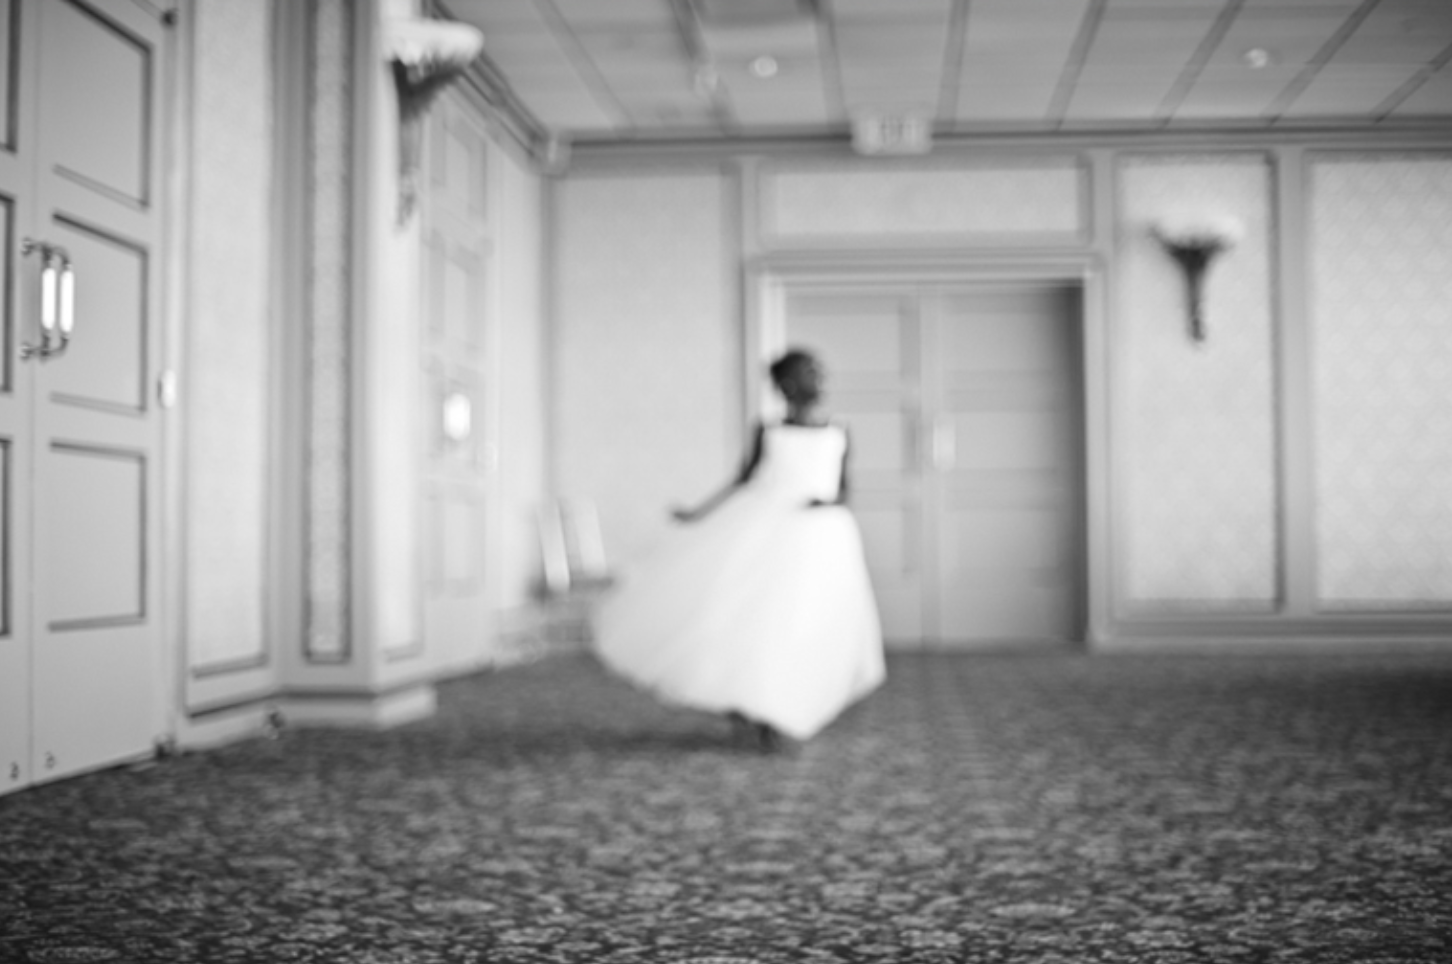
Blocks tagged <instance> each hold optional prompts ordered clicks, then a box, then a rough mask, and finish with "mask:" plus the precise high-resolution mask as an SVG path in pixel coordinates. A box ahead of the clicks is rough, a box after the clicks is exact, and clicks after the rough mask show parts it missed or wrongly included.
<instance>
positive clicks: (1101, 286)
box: [741, 250, 1114, 649]
mask: <svg viewBox="0 0 1452 964" xmlns="http://www.w3.org/2000/svg"><path fill="white" fill-rule="evenodd" d="M1105 276H1106V270H1105V265H1104V263H1103V259H1102V258H1100V257H1099V256H1098V255H1096V254H1094V253H1090V252H1085V251H1083V250H1063V251H1041V252H1021V251H1014V252H1008V253H1006V254H1002V255H1000V254H997V253H995V252H987V251H965V252H962V253H952V252H948V253H936V254H919V253H914V254H913V255H911V256H904V254H903V253H902V252H895V251H883V252H833V253H831V254H830V255H821V254H806V255H803V254H795V253H794V254H791V255H779V254H777V255H770V256H767V257H762V258H760V259H757V260H755V261H753V262H751V263H748V264H747V266H746V269H745V276H744V279H743V282H744V287H745V290H744V292H743V295H744V296H743V305H744V307H745V317H744V324H743V331H742V332H741V336H742V340H741V346H742V358H743V360H744V362H745V364H744V365H743V366H742V393H741V398H742V403H743V410H742V412H741V417H742V419H743V424H744V423H745V422H747V421H750V420H751V419H754V418H757V417H759V415H760V413H761V412H762V411H764V410H769V408H768V406H769V405H770V401H769V399H770V386H769V384H768V383H767V379H766V378H764V377H763V371H764V366H765V363H766V362H767V361H769V359H768V358H767V354H768V352H769V350H770V347H771V346H772V345H774V344H777V343H779V342H780V340H781V339H780V333H781V330H782V326H783V324H784V321H785V314H786V311H785V309H786V293H787V291H788V290H790V289H791V288H793V287H796V286H802V285H815V284H848V283H850V284H861V285H871V284H944V285H988V284H1050V285H1065V286H1070V287H1074V288H1077V289H1078V290H1079V291H1080V293H1081V304H1082V315H1081V318H1080V324H1081V326H1082V331H1081V333H1080V334H1081V338H1082V355H1081V365H1082V371H1081V373H1080V377H1081V379H1082V381H1081V384H1082V386H1083V389H1082V390H1083V393H1084V424H1083V438H1084V566H1085V572H1084V585H1085V605H1086V610H1087V611H1086V613H1085V620H1084V640H1083V643H1084V645H1085V647H1086V648H1089V649H1094V648H1097V647H1098V646H1100V645H1101V644H1103V643H1104V642H1105V641H1107V640H1108V639H1110V638H1111V636H1112V622H1111V619H1112V613H1113V607H1112V600H1113V586H1112V585H1111V574H1112V573H1113V571H1114V569H1113V566H1112V565H1111V561H1112V560H1111V556H1110V546H1111V539H1110V534H1111V533H1112V531H1113V529H1112V526H1111V521H1112V520H1111V506H1112V500H1111V492H1112V485H1111V483H1112V478H1111V465H1112V460H1111V458H1110V450H1111V436H1110V421H1109V413H1110V411H1111V407H1112V406H1111V402H1112V399H1111V384H1112V383H1111V380H1110V371H1109V351H1108V347H1109V346H1108V331H1107V328H1108V317H1109V312H1108V307H1107V300H1106V299H1107V296H1108V290H1107V289H1108V286H1107V284H1106V277H1105Z"/></svg>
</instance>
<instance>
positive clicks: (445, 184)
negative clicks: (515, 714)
mask: <svg viewBox="0 0 1452 964" xmlns="http://www.w3.org/2000/svg"><path fill="white" fill-rule="evenodd" d="M429 123H430V135H429V141H428V145H429V153H430V157H429V162H428V163H429V170H430V183H429V198H428V203H427V206H426V209H425V211H426V219H427V230H428V238H429V243H428V245H427V247H426V249H425V257H426V258H427V259H428V266H427V278H428V281H429V286H428V290H427V291H426V292H425V309H424V314H425V316H426V318H427V321H426V323H425V325H424V331H423V338H422V351H423V359H422V364H423V366H424V370H425V372H426V373H427V379H428V382H429V385H428V388H427V390H426V393H425V399H424V404H425V406H426V407H427V410H428V411H427V414H426V416H425V417H426V419H427V420H428V421H429V422H430V423H431V424H433V425H434V426H436V430H435V438H434V442H435V444H433V445H432V446H430V447H429V449H428V451H427V453H426V458H425V461H424V463H423V465H422V466H421V467H420V471H421V472H422V473H423V475H424V478H425V480H426V492H425V497H424V502H425V504H424V505H423V506H422V507H421V511H422V512H423V513H424V527H423V531H424V533H425V538H426V541H427V546H426V558H427V560H428V561H427V572H426V579H425V588H426V592H425V594H424V632H425V637H426V639H427V644H428V646H429V648H430V651H431V653H432V655H433V658H434V661H435V665H436V666H438V667H439V668H440V669H443V670H446V671H447V670H450V669H457V668H465V667H468V666H473V665H478V664H479V663H480V662H481V661H482V660H483V658H484V655H485V652H486V646H487V644H488V642H489V635H490V633H489V622H490V615H489V577H490V574H489V572H488V571H487V565H486V560H487V546H488V540H489V538H490V537H491V535H492V533H491V532H490V531H489V511H490V507H491V501H490V500H491V498H492V492H491V481H492V473H493V471H494V467H493V466H492V464H490V462H489V459H488V458H486V453H487V452H488V451H489V450H490V445H491V440H490V438H489V433H490V432H491V431H492V412H491V411H490V400H489V392H490V391H491V390H492V386H493V381H494V373H495V371H496V366H497V361H496V360H495V359H493V358H491V357H490V337H489V332H490V330H491V325H492V324H493V321H492V319H491V317H490V301H489V280H490V279H489V276H488V265H489V263H490V258H491V251H492V249H491V246H490V240H489V225H488V213H489V210H488V204H487V202H486V199H487V196H488V184H489V156H488V144H489V141H488V136H487V134H486V133H485V131H484V128H483V127H482V126H481V124H480V123H479V120H478V118H477V117H475V116H474V115H473V113H472V112H471V111H470V110H469V109H468V108H466V107H465V106H463V104H462V102H461V101H459V100H458V99H456V98H453V97H446V98H445V99H444V100H443V101H442V102H441V104H440V107H439V109H438V110H436V111H435V112H434V113H433V114H432V115H431V117H430V122H429Z"/></svg>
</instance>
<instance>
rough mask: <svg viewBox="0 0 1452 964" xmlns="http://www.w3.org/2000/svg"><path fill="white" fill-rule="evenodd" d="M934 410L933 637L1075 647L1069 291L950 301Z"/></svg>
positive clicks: (1077, 559)
mask: <svg viewBox="0 0 1452 964" xmlns="http://www.w3.org/2000/svg"><path fill="white" fill-rule="evenodd" d="M936 317H937V329H936V334H937V344H938V346H939V352H938V358H937V362H938V365H939V373H938V387H937V389H936V391H935V395H936V399H935V402H934V406H933V407H934V409H935V411H936V415H935V416H934V423H935V447H934V449H935V451H934V456H935V458H934V462H935V467H936V469H937V472H936V474H935V476H934V492H935V497H934V505H935V509H934V515H935V517H936V518H937V519H938V523H937V527H936V551H935V562H936V566H937V570H938V575H937V577H936V578H935V580H934V583H935V585H936V586H937V587H938V591H939V596H938V600H937V605H936V607H935V609H936V614H937V616H936V619H935V624H936V625H935V632H936V634H937V636H938V638H939V639H940V640H941V641H942V642H944V643H950V644H965V645H974V644H981V643H985V642H1001V641H1005V640H1030V639H1057V640H1066V639H1073V638H1076V636H1077V634H1078V633H1079V632H1080V626H1079V621H1080V615H1079V613H1080V609H1081V599H1082V595H1083V591H1084V589H1083V561H1082V551H1081V548H1080V532H1081V528H1082V519H1081V511H1080V506H1081V504H1082V498H1081V496H1080V493H1081V491H1082V468H1081V464H1080V457H1079V446H1080V434H1079V428H1078V419H1077V411H1078V410H1077V407H1076V403H1075V399H1076V398H1077V385H1078V371H1077V369H1078V361H1077V352H1076V349H1075V346H1076V344H1077V339H1076V335H1075V330H1074V327H1073V326H1074V325H1076V324H1077V316H1076V315H1075V314H1074V312H1073V307H1072V302H1071V299H1070V298H1069V297H1068V296H1067V294H1066V293H1065V291H1064V290H1062V289H1057V288H1048V287H1021V288H1012V289H997V290H996V289H979V290H968V291H962V292H954V293H949V294H946V295H945V296H944V297H943V298H942V301H941V306H940V310H939V311H938V312H937V314H936Z"/></svg>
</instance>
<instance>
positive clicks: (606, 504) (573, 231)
mask: <svg viewBox="0 0 1452 964" xmlns="http://www.w3.org/2000/svg"><path fill="white" fill-rule="evenodd" d="M723 188H724V185H723V179H722V177H721V176H720V175H719V174H716V173H714V172H712V173H710V174H645V175H640V176H628V177H627V176H599V177H578V178H571V179H569V180H566V181H564V182H563V183H562V185H561V187H560V192H559V197H558V204H557V210H558V217H559V223H558V225H557V228H558V237H559V238H561V247H560V250H559V252H558V269H557V270H558V274H557V279H556V290H557V291H558V292H559V293H560V295H559V297H560V301H559V304H558V306H557V311H556V319H557V329H556V338H557V342H556V349H557V351H558V353H559V354H558V356H557V362H558V369H557V372H558V377H557V382H556V384H557V386H558V388H557V391H558V396H557V397H558V400H559V401H558V409H557V411H558V421H557V426H556V427H557V430H558V442H557V444H558V446H559V448H558V451H559V453H560V455H559V462H558V473H559V476H558V482H559V489H560V492H561V494H562V495H566V496H572V497H585V498H591V499H594V500H595V501H596V503H597V506H598V508H599V511H600V517H601V525H602V529H603V533H604V536H605V539H606V547H607V551H609V552H611V553H612V555H615V556H617V557H629V556H631V555H634V554H635V553H636V552H638V551H639V550H641V549H642V548H644V547H645V546H646V545H648V544H649V543H650V542H651V541H652V540H653V539H654V537H655V536H657V535H658V534H659V533H660V530H661V529H662V528H663V527H664V526H665V524H666V520H667V513H668V511H669V508H670V507H671V505H672V504H678V503H686V502H694V501H696V500H698V499H701V498H703V497H704V496H705V495H706V494H707V493H708V491H710V490H711V489H713V488H714V487H715V486H717V485H719V484H721V482H722V481H723V473H725V472H726V471H727V465H728V462H727V460H726V458H725V456H726V453H727V452H728V445H734V444H735V442H736V441H737V439H736V438H735V437H733V438H731V439H730V440H729V441H728V439H727V438H726V437H725V436H726V433H727V431H728V429H727V425H728V419H730V418H731V417H732V415H734V410H733V409H731V408H730V404H731V402H730V400H731V399H733V398H734V397H735V395H736V394H737V389H736V384H737V378H738V376H737V375H736V373H735V372H734V371H733V365H734V364H735V361H736V354H735V351H734V346H733V339H734V337H735V331H734V327H733V325H732V323H731V321H730V319H731V318H732V317H733V316H734V304H733V300H732V297H731V292H730V289H729V288H728V285H727V274H726V260H725V253H724V251H723V247H722V246H723V244H724V243H725V239H726V220H725V216H724V203H723V200H724V198H723ZM734 458H735V456H734V455H732V456H731V459H732V460H733V461H734Z"/></svg>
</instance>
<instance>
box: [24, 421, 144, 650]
mask: <svg viewBox="0 0 1452 964" xmlns="http://www.w3.org/2000/svg"><path fill="white" fill-rule="evenodd" d="M47 468H48V471H47V473H46V486H47V492H46V500H45V502H46V508H47V510H48V513H49V521H50V523H51V524H50V525H49V526H47V528H46V533H45V535H46V540H45V544H44V546H42V547H41V548H42V554H41V556H40V558H39V559H38V563H39V566H40V571H39V572H38V573H37V580H36V581H37V584H38V587H39V589H40V592H41V595H40V597H39V599H38V600H37V601H38V604H39V611H40V612H42V613H44V614H45V618H46V620H47V624H48V626H47V628H48V629H50V630H52V631H62V630H69V629H75V628H78V627H87V628H94V627H99V626H103V625H117V624H125V623H134V622H139V621H141V620H143V619H145V618H146V615H147V612H146V608H147V607H146V545H147V533H146V482H147V480H146V470H147V465H146V457H145V454H144V453H141V452H128V451H125V450H118V449H112V448H105V447H101V446H94V445H82V444H63V443H54V444H52V445H51V451H50V458H49V459H48V460H47Z"/></svg>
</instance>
